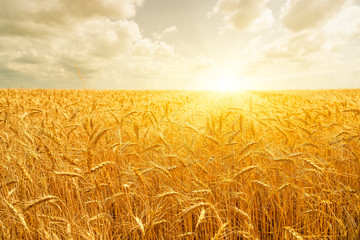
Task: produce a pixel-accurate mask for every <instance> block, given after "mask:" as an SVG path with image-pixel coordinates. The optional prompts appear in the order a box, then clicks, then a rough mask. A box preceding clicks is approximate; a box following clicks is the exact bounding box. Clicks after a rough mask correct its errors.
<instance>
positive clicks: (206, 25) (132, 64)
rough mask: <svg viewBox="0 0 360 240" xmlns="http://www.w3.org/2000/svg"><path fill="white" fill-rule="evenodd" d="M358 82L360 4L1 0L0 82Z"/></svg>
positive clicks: (162, 85) (223, 85)
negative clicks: (81, 78)
mask: <svg viewBox="0 0 360 240" xmlns="http://www.w3.org/2000/svg"><path fill="white" fill-rule="evenodd" d="M75 66H77V67H78V69H79V70H80V72H81V73H82V75H83V78H84V80H85V85H86V87H88V88H98V89H194V90H197V89H200V90H204V89H217V88H219V89H228V88H232V89H259V90H264V89H309V88H312V89H313V88H360V68H359V66H360V0H0V88H18V87H24V88H81V87H82V83H81V80H80V77H79V75H78V72H77V69H76V67H75Z"/></svg>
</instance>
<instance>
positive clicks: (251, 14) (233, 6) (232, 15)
mask: <svg viewBox="0 0 360 240" xmlns="http://www.w3.org/2000/svg"><path fill="white" fill-rule="evenodd" d="M266 2H267V0H219V1H218V2H217V4H216V5H215V7H214V8H213V10H212V11H211V12H210V15H214V14H218V13H221V14H222V15H223V18H224V21H225V23H226V24H227V27H228V28H235V29H237V30H244V29H247V28H249V27H251V26H252V25H253V24H254V23H255V21H256V20H259V22H261V23H262V24H263V25H264V24H265V25H269V24H272V22H273V17H272V12H271V10H270V9H267V8H266ZM259 18H262V19H261V20H260V19H259Z"/></svg>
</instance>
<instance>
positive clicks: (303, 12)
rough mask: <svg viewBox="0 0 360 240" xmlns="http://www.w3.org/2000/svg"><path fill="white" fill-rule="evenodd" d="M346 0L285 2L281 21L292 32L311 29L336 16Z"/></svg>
mask: <svg viewBox="0 0 360 240" xmlns="http://www.w3.org/2000/svg"><path fill="white" fill-rule="evenodd" d="M347 1H348V0H316V1H314V0H287V2H286V4H285V6H284V7H283V9H282V13H281V17H280V18H281V21H282V23H283V24H284V26H285V27H287V28H288V29H290V30H292V31H301V30H304V29H308V28H313V27H316V26H318V25H319V24H321V23H322V22H324V21H326V20H328V19H329V18H331V17H332V16H333V15H334V14H336V13H337V12H338V11H339V10H340V9H341V7H342V6H343V5H344V4H345V2H347Z"/></svg>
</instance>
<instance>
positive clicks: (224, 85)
mask: <svg viewBox="0 0 360 240" xmlns="http://www.w3.org/2000/svg"><path fill="white" fill-rule="evenodd" d="M241 83H242V81H241V79H240V77H239V76H238V74H236V71H234V70H229V69H219V70H217V71H216V72H215V74H214V76H212V78H211V79H210V85H209V88H210V90H212V91H222V92H228V91H239V90H244V86H242V85H241Z"/></svg>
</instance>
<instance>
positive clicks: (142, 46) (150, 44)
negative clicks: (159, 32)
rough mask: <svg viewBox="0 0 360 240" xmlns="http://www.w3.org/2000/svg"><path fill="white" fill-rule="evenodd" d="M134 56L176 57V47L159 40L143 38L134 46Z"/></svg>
mask: <svg viewBox="0 0 360 240" xmlns="http://www.w3.org/2000/svg"><path fill="white" fill-rule="evenodd" d="M133 54H134V55H135V56H142V57H174V56H175V50H174V47H172V46H170V45H168V44H167V43H165V42H163V41H159V40H155V41H153V40H151V39H149V38H143V39H141V40H140V41H137V42H136V43H135V44H134V48H133Z"/></svg>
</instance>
